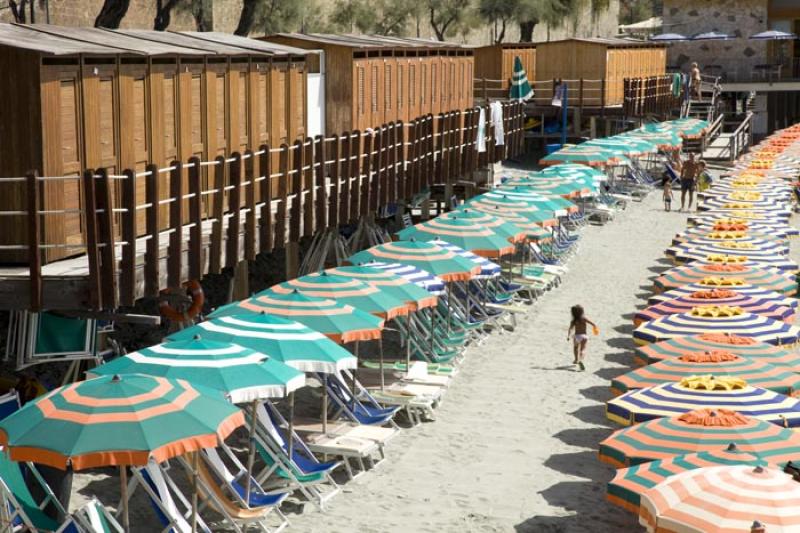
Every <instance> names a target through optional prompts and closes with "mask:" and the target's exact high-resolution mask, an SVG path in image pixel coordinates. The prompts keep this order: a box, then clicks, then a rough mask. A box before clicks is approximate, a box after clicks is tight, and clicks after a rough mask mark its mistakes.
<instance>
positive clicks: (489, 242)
mask: <svg viewBox="0 0 800 533" xmlns="http://www.w3.org/2000/svg"><path fill="white" fill-rule="evenodd" d="M515 232H516V234H517V235H520V234H522V231H520V230H518V229H517V228H515ZM397 237H398V238H399V239H401V240H411V239H416V240H420V241H432V240H436V239H441V240H443V241H445V242H449V243H450V244H454V245H456V246H458V247H459V248H463V249H464V250H469V251H470V252H472V253H474V254H477V255H480V256H481V257H500V256H503V255H508V254H511V253H514V250H515V246H514V245H513V244H512V243H511V242H510V241H509V240H508V238H507V237H505V236H503V235H500V234H499V233H497V232H495V231H494V230H493V229H492V228H489V227H487V226H484V225H481V224H479V223H477V222H473V221H471V220H468V219H467V218H466V217H464V218H461V217H460V216H459V213H458V212H453V213H448V214H447V215H446V216H438V217H436V218H432V219H430V220H426V221H425V222H421V223H419V224H416V225H414V226H411V227H408V228H405V229H403V230H400V231H399V232H397Z"/></svg>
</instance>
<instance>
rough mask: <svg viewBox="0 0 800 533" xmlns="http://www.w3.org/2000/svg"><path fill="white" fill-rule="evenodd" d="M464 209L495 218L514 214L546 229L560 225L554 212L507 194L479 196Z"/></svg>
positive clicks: (469, 201) (468, 202)
mask: <svg viewBox="0 0 800 533" xmlns="http://www.w3.org/2000/svg"><path fill="white" fill-rule="evenodd" d="M464 207H467V208H469V209H475V210H478V211H482V212H484V213H489V214H490V215H493V216H502V214H503V213H513V214H515V215H519V216H524V217H525V218H527V219H528V220H530V221H531V222H534V223H536V224H540V225H542V226H544V227H548V226H555V225H557V224H558V217H556V216H555V214H554V213H553V212H552V211H543V210H542V209H540V208H539V207H536V206H535V205H533V204H532V203H531V202H528V201H525V200H520V199H519V198H512V197H510V196H509V195H507V194H497V193H494V194H491V195H490V194H489V193H484V194H481V195H478V196H476V197H474V198H472V199H471V200H468V201H467V202H465V203H464Z"/></svg>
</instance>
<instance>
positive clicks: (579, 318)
mask: <svg viewBox="0 0 800 533" xmlns="http://www.w3.org/2000/svg"><path fill="white" fill-rule="evenodd" d="M570 312H571V313H572V321H571V322H570V323H569V329H568V330H567V341H569V339H570V337H571V338H572V353H573V355H574V356H575V360H574V361H572V364H573V365H578V368H579V369H580V370H586V366H585V365H584V364H583V358H584V352H585V351H586V343H587V342H588V341H589V335H588V334H587V333H586V332H587V328H586V325H587V324H589V325H590V326H592V332H593V333H594V334H595V335H597V334H598V333H599V329H598V328H597V324H595V323H594V322H592V321H591V320H589V319H588V318H586V316H585V315H584V311H583V306H581V305H573V306H572V308H571V309H570Z"/></svg>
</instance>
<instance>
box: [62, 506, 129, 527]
mask: <svg viewBox="0 0 800 533" xmlns="http://www.w3.org/2000/svg"><path fill="white" fill-rule="evenodd" d="M72 514H73V516H74V518H75V521H76V522H77V523H78V526H79V528H80V529H81V530H82V531H84V532H85V533H122V531H123V529H122V526H121V525H119V522H117V520H116V519H115V518H114V516H113V515H112V514H111V513H110V512H109V511H108V509H106V508H105V506H104V505H102V504H101V503H100V502H99V501H97V500H96V499H94V498H93V499H92V500H91V501H89V502H88V503H86V504H85V505H84V506H83V507H81V508H80V509H78V510H77V511H75V512H74V513H72Z"/></svg>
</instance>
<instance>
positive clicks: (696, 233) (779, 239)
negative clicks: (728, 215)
mask: <svg viewBox="0 0 800 533" xmlns="http://www.w3.org/2000/svg"><path fill="white" fill-rule="evenodd" d="M719 231H724V230H715V229H714V226H691V227H689V228H688V229H685V230H684V231H682V232H680V233H678V234H676V235H675V236H674V237H673V238H672V245H673V246H676V245H678V244H684V243H686V242H689V241H694V240H695V239H708V240H710V241H711V242H724V241H720V240H719V239H713V236H712V235H711V234H713V233H718V232H719ZM740 233H746V234H747V237H749V238H754V239H761V240H764V241H773V242H775V243H777V244H781V245H783V246H786V245H787V244H788V243H787V241H788V240H789V236H788V235H787V234H786V233H785V232H782V231H770V229H769V227H768V226H762V227H761V229H760V230H758V229H755V228H753V227H748V228H747V230H742V231H741V232H740ZM742 238H743V237H742ZM742 238H731V239H726V240H729V241H740V240H742Z"/></svg>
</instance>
